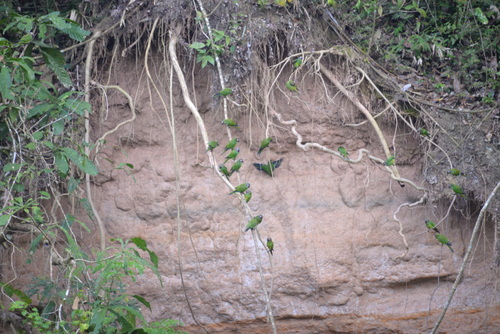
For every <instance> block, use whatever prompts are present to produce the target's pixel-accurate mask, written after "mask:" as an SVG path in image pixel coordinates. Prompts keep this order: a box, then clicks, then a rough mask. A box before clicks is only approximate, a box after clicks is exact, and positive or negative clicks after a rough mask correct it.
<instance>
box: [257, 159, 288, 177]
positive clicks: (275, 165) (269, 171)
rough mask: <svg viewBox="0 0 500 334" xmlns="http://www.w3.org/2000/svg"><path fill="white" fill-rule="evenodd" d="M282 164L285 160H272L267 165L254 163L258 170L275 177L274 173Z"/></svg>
mask: <svg viewBox="0 0 500 334" xmlns="http://www.w3.org/2000/svg"><path fill="white" fill-rule="evenodd" d="M281 162H283V158H281V159H279V160H276V161H271V160H270V161H269V162H268V163H267V164H259V163H254V164H253V165H254V166H255V168H257V170H260V171H263V172H264V173H266V174H267V175H269V176H273V171H274V170H275V169H276V168H278V167H279V166H280V165H281Z"/></svg>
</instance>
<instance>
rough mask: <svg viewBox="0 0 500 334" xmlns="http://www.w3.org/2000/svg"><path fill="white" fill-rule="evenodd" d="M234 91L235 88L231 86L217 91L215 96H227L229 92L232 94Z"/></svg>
mask: <svg viewBox="0 0 500 334" xmlns="http://www.w3.org/2000/svg"><path fill="white" fill-rule="evenodd" d="M232 92H233V90H232V89H231V88H224V89H223V90H221V91H220V92H218V93H215V94H214V96H222V97H226V96H228V95H229V94H231V93H232Z"/></svg>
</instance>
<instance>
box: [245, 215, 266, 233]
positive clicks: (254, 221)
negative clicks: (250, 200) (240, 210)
mask: <svg viewBox="0 0 500 334" xmlns="http://www.w3.org/2000/svg"><path fill="white" fill-rule="evenodd" d="M262 218H264V217H263V216H262V215H258V216H255V217H253V218H252V219H250V221H249V222H248V224H247V227H246V229H245V232H246V231H248V230H253V229H255V228H256V227H257V225H259V224H260V223H261V222H262Z"/></svg>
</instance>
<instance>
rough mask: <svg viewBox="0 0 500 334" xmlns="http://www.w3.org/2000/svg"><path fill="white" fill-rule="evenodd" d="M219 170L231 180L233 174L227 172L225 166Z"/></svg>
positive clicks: (221, 166) (220, 166) (221, 165)
mask: <svg viewBox="0 0 500 334" xmlns="http://www.w3.org/2000/svg"><path fill="white" fill-rule="evenodd" d="M219 170H220V171H221V173H222V174H224V175H226V177H227V178H229V177H230V176H231V174H230V173H229V171H228V170H227V167H226V166H224V165H223V164H220V165H219Z"/></svg>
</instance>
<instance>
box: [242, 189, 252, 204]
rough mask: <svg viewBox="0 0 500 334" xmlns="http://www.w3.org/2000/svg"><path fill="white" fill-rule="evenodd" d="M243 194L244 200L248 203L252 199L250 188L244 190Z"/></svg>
mask: <svg viewBox="0 0 500 334" xmlns="http://www.w3.org/2000/svg"><path fill="white" fill-rule="evenodd" d="M243 196H244V197H245V202H247V203H248V202H250V200H251V199H252V192H251V191H250V190H247V191H245V193H244V194H243Z"/></svg>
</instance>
